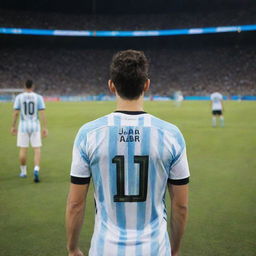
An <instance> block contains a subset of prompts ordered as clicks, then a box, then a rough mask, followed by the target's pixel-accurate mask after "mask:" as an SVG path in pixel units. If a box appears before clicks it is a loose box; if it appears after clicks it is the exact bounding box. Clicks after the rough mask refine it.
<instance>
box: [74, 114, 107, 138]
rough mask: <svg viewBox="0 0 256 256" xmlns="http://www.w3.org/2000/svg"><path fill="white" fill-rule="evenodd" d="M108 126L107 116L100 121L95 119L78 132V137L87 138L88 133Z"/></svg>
mask: <svg viewBox="0 0 256 256" xmlns="http://www.w3.org/2000/svg"><path fill="white" fill-rule="evenodd" d="M107 125H108V118H107V116H102V117H100V118H98V119H95V120H93V121H91V122H88V123H86V124H84V125H83V126H81V127H80V129H79V131H78V136H79V137H85V136H86V135H87V134H88V133H90V132H93V131H95V130H97V129H101V128H102V127H105V126H107Z"/></svg>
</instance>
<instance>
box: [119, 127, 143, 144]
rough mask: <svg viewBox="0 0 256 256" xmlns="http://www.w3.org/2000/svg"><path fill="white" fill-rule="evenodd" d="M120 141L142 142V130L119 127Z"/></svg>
mask: <svg viewBox="0 0 256 256" xmlns="http://www.w3.org/2000/svg"><path fill="white" fill-rule="evenodd" d="M118 134H119V136H120V137H119V141H120V142H133V141H134V142H140V131H139V130H138V129H131V128H130V129H128V130H126V129H124V128H120V129H119V133H118Z"/></svg>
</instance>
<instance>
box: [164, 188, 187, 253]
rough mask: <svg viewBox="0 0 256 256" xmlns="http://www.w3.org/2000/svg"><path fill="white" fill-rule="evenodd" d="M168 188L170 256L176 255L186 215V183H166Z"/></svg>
mask: <svg viewBox="0 0 256 256" xmlns="http://www.w3.org/2000/svg"><path fill="white" fill-rule="evenodd" d="M168 190H169V193H170V197H171V248H172V256H178V253H179V249H180V244H181V239H182V236H183V234H184V230H185V226H186V222H187V216H188V184H186V185H172V184H168Z"/></svg>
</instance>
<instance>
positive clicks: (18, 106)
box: [13, 96, 21, 110]
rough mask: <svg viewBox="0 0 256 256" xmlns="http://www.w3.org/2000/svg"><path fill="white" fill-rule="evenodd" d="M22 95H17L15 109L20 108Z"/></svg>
mask: <svg viewBox="0 0 256 256" xmlns="http://www.w3.org/2000/svg"><path fill="white" fill-rule="evenodd" d="M20 107H21V106H20V97H19V96H16V97H15V100H14V104H13V109H15V110H20Z"/></svg>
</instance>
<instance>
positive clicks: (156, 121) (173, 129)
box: [151, 116, 181, 135]
mask: <svg viewBox="0 0 256 256" xmlns="http://www.w3.org/2000/svg"><path fill="white" fill-rule="evenodd" d="M151 125H152V127H155V128H158V129H161V130H163V131H166V132H168V133H171V134H173V135H181V131H180V129H179V128H178V127H177V126H176V125H174V124H172V123H169V122H167V121H164V120H162V119H160V118H157V117H155V116H151Z"/></svg>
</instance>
